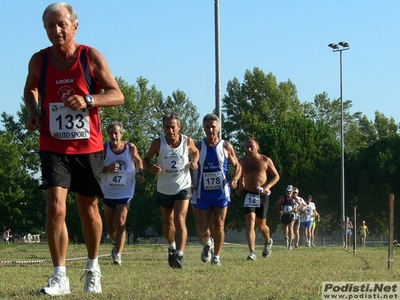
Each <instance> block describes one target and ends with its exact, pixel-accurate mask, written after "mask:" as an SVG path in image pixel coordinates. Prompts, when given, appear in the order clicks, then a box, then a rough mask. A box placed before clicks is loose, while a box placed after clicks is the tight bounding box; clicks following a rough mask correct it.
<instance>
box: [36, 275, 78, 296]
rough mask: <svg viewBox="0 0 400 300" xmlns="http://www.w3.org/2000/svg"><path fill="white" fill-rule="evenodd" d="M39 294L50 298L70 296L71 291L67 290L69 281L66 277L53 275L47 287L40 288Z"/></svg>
mask: <svg viewBox="0 0 400 300" xmlns="http://www.w3.org/2000/svg"><path fill="white" fill-rule="evenodd" d="M40 292H41V293H45V294H47V295H50V296H62V295H67V294H71V290H70V288H69V279H68V277H67V275H62V276H54V275H53V276H52V277H51V278H50V279H49V283H48V284H47V286H45V287H43V288H41V289H40Z"/></svg>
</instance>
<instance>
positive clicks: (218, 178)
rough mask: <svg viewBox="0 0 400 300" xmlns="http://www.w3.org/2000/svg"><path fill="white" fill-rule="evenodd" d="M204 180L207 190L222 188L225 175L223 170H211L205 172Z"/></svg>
mask: <svg viewBox="0 0 400 300" xmlns="http://www.w3.org/2000/svg"><path fill="white" fill-rule="evenodd" d="M203 182H204V189H205V190H218V189H222V187H223V183H224V177H223V176H222V172H221V171H219V172H209V173H206V172H204V173H203Z"/></svg>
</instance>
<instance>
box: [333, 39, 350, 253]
mask: <svg viewBox="0 0 400 300" xmlns="http://www.w3.org/2000/svg"><path fill="white" fill-rule="evenodd" d="M328 46H329V47H330V48H332V50H333V52H339V53H340V105H341V107H340V148H341V161H342V163H341V176H340V177H341V184H340V187H341V217H342V224H344V222H345V193H344V191H345V184H344V129H343V123H344V118H343V71H342V52H343V51H345V50H349V49H350V45H349V43H347V42H340V43H339V45H338V44H335V43H331V44H329V45H328ZM346 236H347V235H346V233H343V230H342V241H343V245H344V246H345V247H347V239H346V238H345V237H346Z"/></svg>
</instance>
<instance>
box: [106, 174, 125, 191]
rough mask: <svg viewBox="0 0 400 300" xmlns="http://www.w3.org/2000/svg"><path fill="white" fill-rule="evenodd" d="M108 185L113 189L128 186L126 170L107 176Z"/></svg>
mask: <svg viewBox="0 0 400 300" xmlns="http://www.w3.org/2000/svg"><path fill="white" fill-rule="evenodd" d="M107 185H108V186H109V187H110V188H113V189H124V188H126V171H118V172H116V173H110V174H108V176H107Z"/></svg>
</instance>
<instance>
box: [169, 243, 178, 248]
mask: <svg viewBox="0 0 400 300" xmlns="http://www.w3.org/2000/svg"><path fill="white" fill-rule="evenodd" d="M169 249H172V250H175V249H176V244H175V242H172V243H171V244H169Z"/></svg>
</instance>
